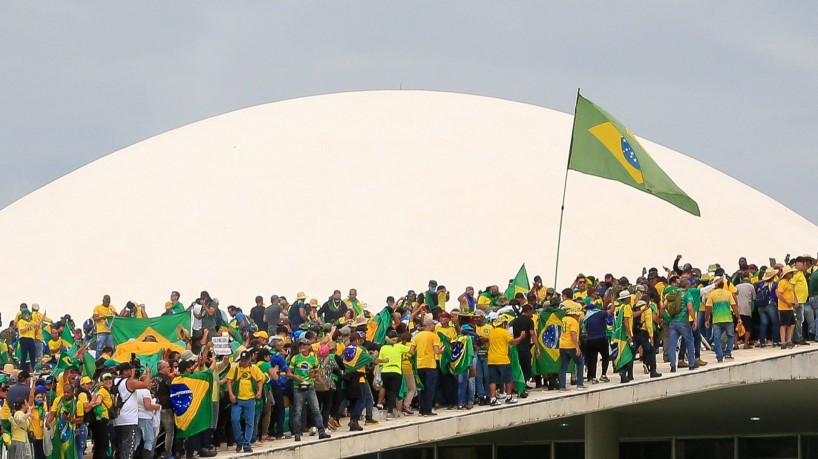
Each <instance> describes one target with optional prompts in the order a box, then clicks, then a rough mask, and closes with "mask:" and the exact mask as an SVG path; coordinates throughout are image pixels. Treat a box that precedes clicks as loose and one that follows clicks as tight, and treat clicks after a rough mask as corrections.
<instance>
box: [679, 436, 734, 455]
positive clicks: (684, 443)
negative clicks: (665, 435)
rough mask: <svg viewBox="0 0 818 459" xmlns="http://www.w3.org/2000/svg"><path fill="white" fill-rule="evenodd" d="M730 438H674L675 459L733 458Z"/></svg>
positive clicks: (732, 446)
mask: <svg viewBox="0 0 818 459" xmlns="http://www.w3.org/2000/svg"><path fill="white" fill-rule="evenodd" d="M733 450H734V444H733V439H732V438H707V439H696V440H690V439H685V440H676V459H699V458H704V457H706V458H708V459H733V457H734V453H733Z"/></svg>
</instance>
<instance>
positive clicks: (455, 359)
mask: <svg viewBox="0 0 818 459" xmlns="http://www.w3.org/2000/svg"><path fill="white" fill-rule="evenodd" d="M437 336H439V337H440V342H441V344H442V345H443V354H441V355H440V371H442V372H443V374H450V375H455V376H457V375H459V374H461V373H463V372H464V371H466V370H468V369H469V366H470V365H471V363H472V361H473V360H474V346H473V345H472V338H471V336H468V335H457V336H455V337H454V339H453V340H451V341H449V338H448V337H447V336H446V335H444V334H443V333H440V332H437Z"/></svg>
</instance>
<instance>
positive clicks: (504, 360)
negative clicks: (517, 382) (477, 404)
mask: <svg viewBox="0 0 818 459" xmlns="http://www.w3.org/2000/svg"><path fill="white" fill-rule="evenodd" d="M493 325H494V329H492V330H491V332H489V352H488V367H489V375H490V376H491V383H490V384H489V395H490V396H491V400H490V401H489V404H490V405H492V406H494V405H497V403H498V402H497V386H498V385H500V384H504V385H505V393H506V403H517V400H514V397H512V396H511V382H512V374H511V359H510V358H509V355H508V351H509V346H512V345H517V343H519V342H520V341H521V340H522V339H523V337H525V336H526V334H524V333H523V334H520V336H518V337H517V338H512V336H511V333H509V331H508V316H506V315H505V314H503V315H501V316H500V317H498V318H497V319H495V320H494V324H493Z"/></svg>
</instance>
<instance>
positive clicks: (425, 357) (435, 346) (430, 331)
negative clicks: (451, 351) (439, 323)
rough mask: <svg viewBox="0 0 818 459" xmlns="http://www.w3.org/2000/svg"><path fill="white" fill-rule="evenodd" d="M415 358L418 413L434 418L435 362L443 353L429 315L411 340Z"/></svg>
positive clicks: (433, 323) (433, 322)
mask: <svg viewBox="0 0 818 459" xmlns="http://www.w3.org/2000/svg"><path fill="white" fill-rule="evenodd" d="M412 344H413V345H414V346H415V352H416V358H417V361H416V362H417V364H416V367H417V371H418V376H419V377H420V381H421V382H422V383H423V390H422V391H421V392H420V398H419V400H418V412H419V414H420V415H421V416H435V415H437V413H433V412H432V402H433V401H434V399H435V393H436V392H435V391H436V390H437V372H438V370H437V361H436V358H437V356H438V355H440V354H442V353H443V346H442V343H441V342H440V336H438V334H437V332H435V321H434V320H433V319H432V315H431V314H427V315H426V317H424V318H423V331H421V332H420V333H418V334H417V335H415V338H414V339H413V340H412Z"/></svg>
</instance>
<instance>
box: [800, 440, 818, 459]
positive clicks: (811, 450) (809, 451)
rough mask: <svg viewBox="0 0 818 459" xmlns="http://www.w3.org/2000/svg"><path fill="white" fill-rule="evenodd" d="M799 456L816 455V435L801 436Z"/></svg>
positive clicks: (817, 450) (817, 452)
mask: <svg viewBox="0 0 818 459" xmlns="http://www.w3.org/2000/svg"><path fill="white" fill-rule="evenodd" d="M801 457H818V435H802V436H801Z"/></svg>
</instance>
